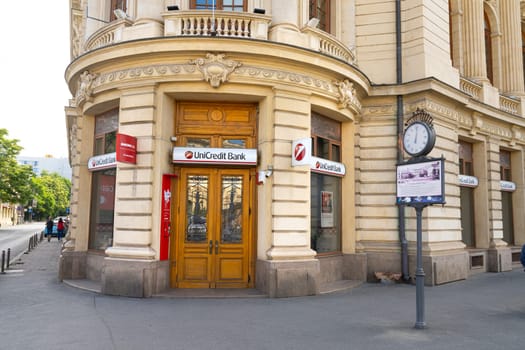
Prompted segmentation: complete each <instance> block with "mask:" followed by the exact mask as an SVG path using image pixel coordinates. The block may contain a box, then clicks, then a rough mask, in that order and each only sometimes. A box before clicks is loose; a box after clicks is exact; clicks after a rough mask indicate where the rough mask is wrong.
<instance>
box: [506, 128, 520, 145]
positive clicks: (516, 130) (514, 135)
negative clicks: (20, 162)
mask: <svg viewBox="0 0 525 350" xmlns="http://www.w3.org/2000/svg"><path fill="white" fill-rule="evenodd" d="M510 129H511V131H512V139H511V140H510V142H509V144H510V145H511V146H515V145H516V142H517V141H519V140H521V139H522V136H523V135H522V133H521V128H520V127H519V126H517V125H513V126H512V127H511V128H510Z"/></svg>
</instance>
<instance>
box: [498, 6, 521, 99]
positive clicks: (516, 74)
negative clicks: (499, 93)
mask: <svg viewBox="0 0 525 350" xmlns="http://www.w3.org/2000/svg"><path fill="white" fill-rule="evenodd" d="M499 5H500V21H501V26H502V32H503V35H502V46H503V49H502V50H501V52H502V56H503V57H502V71H503V79H502V80H501V89H502V90H503V92H504V93H506V94H509V95H524V94H525V93H524V90H525V88H524V82H523V57H522V50H521V11H520V3H519V1H500V2H499Z"/></svg>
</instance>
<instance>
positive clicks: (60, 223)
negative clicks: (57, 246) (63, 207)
mask: <svg viewBox="0 0 525 350" xmlns="http://www.w3.org/2000/svg"><path fill="white" fill-rule="evenodd" d="M64 228H65V225H64V220H62V218H60V219H58V223H57V237H58V240H59V241H61V240H62V236H63V235H64Z"/></svg>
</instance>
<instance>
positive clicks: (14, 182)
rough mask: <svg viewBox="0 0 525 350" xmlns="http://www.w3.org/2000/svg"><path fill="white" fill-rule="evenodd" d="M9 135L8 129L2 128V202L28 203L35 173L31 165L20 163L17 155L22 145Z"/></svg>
mask: <svg viewBox="0 0 525 350" xmlns="http://www.w3.org/2000/svg"><path fill="white" fill-rule="evenodd" d="M7 136H8V132H7V130H6V129H0V202H3V203H15V204H16V203H26V202H27V201H28V200H30V199H31V197H32V193H31V192H32V190H31V179H32V178H33V177H34V175H33V172H32V170H31V167H29V166H26V165H20V164H18V162H17V161H16V156H17V155H18V154H19V153H20V151H21V150H22V147H21V146H20V145H18V140H15V139H9V138H8V137H7Z"/></svg>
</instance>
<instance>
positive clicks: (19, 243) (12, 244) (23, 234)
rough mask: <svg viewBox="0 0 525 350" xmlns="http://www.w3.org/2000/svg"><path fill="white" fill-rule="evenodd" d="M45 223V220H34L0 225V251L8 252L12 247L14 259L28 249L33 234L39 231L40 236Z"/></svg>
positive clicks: (12, 257)
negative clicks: (12, 224)
mask: <svg viewBox="0 0 525 350" xmlns="http://www.w3.org/2000/svg"><path fill="white" fill-rule="evenodd" d="M44 225H45V223H43V222H33V223H26V224H20V225H15V226H5V227H0V253H1V252H2V251H3V250H4V251H5V252H6V254H7V250H8V249H11V259H10V260H11V261H14V260H15V259H16V257H19V256H20V254H22V253H24V252H25V251H27V249H28V246H29V238H30V237H31V236H33V235H34V234H35V233H37V234H38V236H39V237H40V232H41V231H42V229H43V228H44Z"/></svg>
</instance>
